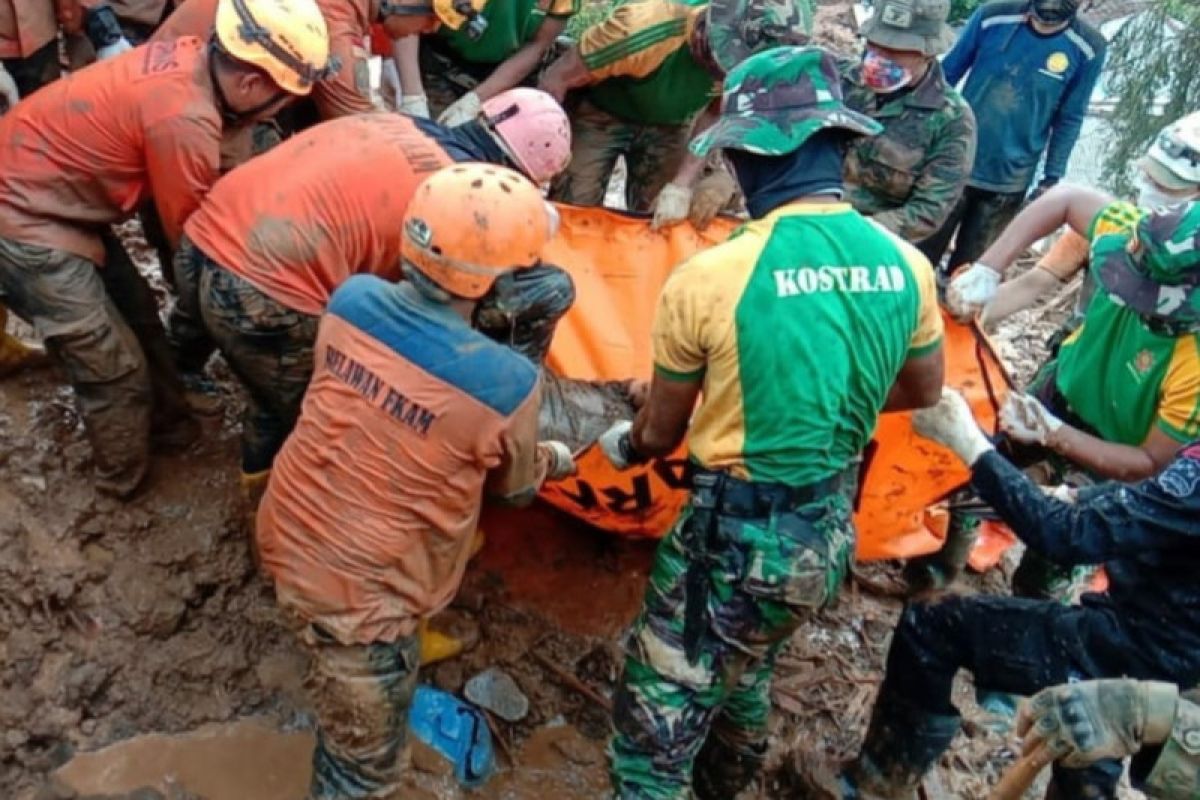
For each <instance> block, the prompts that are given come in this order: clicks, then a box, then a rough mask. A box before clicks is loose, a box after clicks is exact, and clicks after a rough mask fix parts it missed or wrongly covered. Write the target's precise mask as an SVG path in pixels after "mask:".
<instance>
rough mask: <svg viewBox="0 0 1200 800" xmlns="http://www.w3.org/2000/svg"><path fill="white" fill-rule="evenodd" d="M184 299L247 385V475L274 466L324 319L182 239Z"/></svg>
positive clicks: (179, 277) (290, 425) (296, 415)
mask: <svg viewBox="0 0 1200 800" xmlns="http://www.w3.org/2000/svg"><path fill="white" fill-rule="evenodd" d="M176 280H177V281H179V291H180V297H181V298H182V297H184V296H185V295H187V294H190V293H191V291H192V290H191V289H190V288H189V287H188V286H186V285H185V284H187V283H188V282H190V281H191V280H195V281H196V289H195V298H196V304H197V306H198V309H199V313H200V318H201V319H202V320H203V323H204V328H205V330H206V331H207V332H208V335H209V336H210V337H211V338H212V341H213V342H214V343H215V344H216V346H217V348H218V349H220V351H221V355H223V356H224V357H225V361H226V362H227V363H228V364H229V368H230V369H231V370H233V373H234V374H235V375H237V376H238V379H239V380H240V381H241V382H242V384H243V385H244V386H245V387H246V392H247V395H248V397H247V401H246V408H245V411H244V412H243V413H242V472H243V473H245V474H247V475H251V474H254V473H258V472H262V471H263V470H266V469H270V468H271V463H272V462H273V461H274V460H275V454H276V453H278V452H279V449H280V448H281V447H283V443H284V441H285V440H286V439H287V437H288V434H290V433H291V432H292V428H294V427H295V426H296V420H297V419H298V418H299V416H300V405H301V403H302V402H303V401H304V392H305V390H307V389H308V382H309V380H310V379H311V378H312V371H313V350H314V348H315V347H316V341H317V323H318V321H319V317H316V316H313V315H311V314H305V313H302V312H300V311H295V310H293V309H291V308H288V307H287V306H285V305H283V304H282V303H280V302H279V301H277V300H275V299H274V298H272V297H270V296H269V295H267V294H264V293H263V292H261V291H259V290H258V289H257V288H256V287H255V286H254V285H253V284H251V283H250V282H248V281H246V280H244V279H242V278H241V277H239V276H237V275H235V274H234V273H232V272H230V271H229V270H227V269H225V268H224V267H222V266H221V265H220V264H218V263H216V262H215V261H213V260H212V259H210V258H209V257H208V256H207V255H205V254H204V253H203V252H202V251H201V250H199V249H198V248H197V247H196V246H195V245H193V244H191V242H189V241H187V240H186V239H185V240H184V242H183V244H182V245H181V246H180V254H179V257H178V259H177V262H176Z"/></svg>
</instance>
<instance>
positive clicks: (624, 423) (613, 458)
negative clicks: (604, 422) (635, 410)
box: [596, 419, 637, 471]
mask: <svg viewBox="0 0 1200 800" xmlns="http://www.w3.org/2000/svg"><path fill="white" fill-rule="evenodd" d="M631 430H633V423H632V422H630V421H629V420H627V419H622V420H618V421H616V422H614V423H613V424H612V427H611V428H609V429H608V430H606V431H605V432H604V433H602V434H600V438H599V439H597V440H596V441H597V443H598V444H599V445H600V450H601V451H602V452H603V453H604V456H605V458H607V459H608V463H610V464H612V465H613V466H614V467H616V468H617V469H618V470H621V471H624V470H627V469H629V468H630V467H631V466H633V461H634V458H635V457H636V455H637V454H636V453H634V452H633V445H632V444H631V443H630V442H629V432H630V431H631Z"/></svg>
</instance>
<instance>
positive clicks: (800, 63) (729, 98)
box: [691, 47, 883, 156]
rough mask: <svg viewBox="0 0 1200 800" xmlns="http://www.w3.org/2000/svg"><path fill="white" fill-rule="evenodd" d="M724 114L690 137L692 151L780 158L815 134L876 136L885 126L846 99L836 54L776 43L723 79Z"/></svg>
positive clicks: (722, 106) (722, 100)
mask: <svg viewBox="0 0 1200 800" xmlns="http://www.w3.org/2000/svg"><path fill="white" fill-rule="evenodd" d="M724 89H725V91H724V95H723V97H722V98H721V118H720V119H719V120H717V123H716V124H715V125H713V126H712V127H711V128H709V129H708V130H707V131H705V132H704V133H702V134H700V135H699V136H697V137H696V138H695V139H693V140H692V145H691V149H692V152H693V153H695V154H696V155H698V156H703V155H707V154H708V152H709V151H710V150H712V149H713V148H714V147H725V148H730V149H732V150H745V151H746V152H747V153H758V154H759V155H764V156H781V155H784V154H785V153H790V152H792V151H793V150H796V149H797V148H799V147H800V145H802V144H804V142H805V141H806V140H807V139H808V137H810V136H812V135H813V134H814V133H816V132H817V131H820V130H824V129H826V128H842V129H844V130H848V131H853V132H854V133H859V134H864V135H868V136H874V135H875V134H877V133H879V132H880V131H882V130H883V127H882V126H881V125H880V124H879V123H878V122H876V121H875V120H873V119H871V118H870V117H867V116H864V115H863V114H859V113H858V112H856V111H851V110H850V109H849V108H847V107H846V106H845V104H844V103H843V102H842V80H841V76H840V75H839V73H838V69H837V64H836V62H835V61H834V58H833V56H832V55H831V54H830V53H828V52H826V51H824V50H822V49H821V48H819V47H777V48H775V49H774V50H767V51H766V52H763V53H758V54H757V55H753V56H751V57H750V58H748V59H746V60H745V61H743V62H742V63H741V64H739V65H738V66H736V67H734V69H733V71H732V72H730V73H729V75H728V76H726V78H725V87H724Z"/></svg>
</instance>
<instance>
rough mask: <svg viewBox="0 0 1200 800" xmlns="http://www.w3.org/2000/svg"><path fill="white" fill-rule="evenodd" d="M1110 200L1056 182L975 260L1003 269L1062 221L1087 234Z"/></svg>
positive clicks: (1060, 224)
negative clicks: (1055, 184)
mask: <svg viewBox="0 0 1200 800" xmlns="http://www.w3.org/2000/svg"><path fill="white" fill-rule="evenodd" d="M1110 202H1112V197H1111V196H1109V195H1106V194H1104V193H1103V192H1096V191H1093V190H1091V189H1084V188H1081V187H1079V186H1071V185H1062V186H1056V187H1054V188H1053V189H1050V190H1049V191H1047V192H1046V193H1045V194H1043V195H1042V196H1041V197H1039V198H1038V199H1037V200H1035V201H1034V202H1032V203H1030V204H1029V205H1028V206H1026V207H1025V209H1024V210H1022V211H1021V213H1020V214H1018V215H1017V216H1016V219H1014V220H1013V221H1012V222H1011V223H1010V224H1009V226H1008V227H1007V228H1005V229H1004V232H1003V233H1001V234H1000V237H999V238H998V239H996V242H995V243H994V244H993V245H992V246H991V247H989V248H988V249H987V251H986V252H985V253H984V254H983V255H982V256H980V257H979V261H980V262H982V263H984V264H986V265H988V266H989V267H992V268H993V269H997V270H999V271H1000V272H1004V270H1006V269H1008V267H1009V265H1010V264H1012V263H1013V262H1014V261H1016V260H1017V258H1018V257H1019V256H1020V255H1021V254H1022V253H1024V252H1025V250H1026V249H1028V248H1029V247H1030V245H1032V244H1033V243H1034V242H1036V241H1038V240H1039V239H1043V238H1045V237H1046V236H1049V235H1050V234H1051V233H1053V232H1054V231H1056V230H1058V229H1059V228H1060V227H1062V226H1063V225H1070V226H1071V227H1072V228H1073V229H1074V230H1075V231H1076V232H1077V233H1079V234H1080V235H1082V236H1087V233H1088V228H1089V227H1090V226H1091V223H1092V220H1093V219H1095V217H1096V215H1097V214H1098V213H1100V211H1101V210H1102V209H1103V208H1104V207H1105V206H1106V205H1108V203H1110Z"/></svg>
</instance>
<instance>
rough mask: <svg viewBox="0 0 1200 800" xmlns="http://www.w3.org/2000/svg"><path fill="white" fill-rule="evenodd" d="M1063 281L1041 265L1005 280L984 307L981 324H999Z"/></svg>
mask: <svg viewBox="0 0 1200 800" xmlns="http://www.w3.org/2000/svg"><path fill="white" fill-rule="evenodd" d="M1062 286H1063V282H1062V281H1060V280H1059V279H1058V278H1057V277H1055V276H1054V275H1052V274H1050V273H1049V272H1047V271H1046V270H1044V269H1042V268H1040V267H1034V268H1033V269H1031V270H1029V271H1028V272H1026V273H1024V274H1023V275H1020V276H1019V277H1016V278H1013V279H1012V280H1010V281H1005V282H1004V283H1002V284H1000V288H999V289H997V290H996V296H995V297H993V298H992V302H990V303H988V304H987V307H986V308H984V309H983V318H982V319H981V320H980V322H981V324H982V325H983V326H984V327H985V328H987V327H990V326H992V325H997V324H999V323H1000V322H1001V321H1002V320H1004V319H1005V318H1007V317H1009V316H1011V315H1012V314H1015V313H1017V312H1018V311H1021V310H1023V309H1026V308H1029V307H1030V306H1032V305H1034V304H1035V303H1037V302H1038V300H1040V299H1041V298H1042V297H1044V296H1046V295H1047V294H1049V293H1050V292H1056V291H1058V290H1059V289H1061V288H1062Z"/></svg>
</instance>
